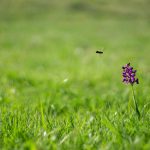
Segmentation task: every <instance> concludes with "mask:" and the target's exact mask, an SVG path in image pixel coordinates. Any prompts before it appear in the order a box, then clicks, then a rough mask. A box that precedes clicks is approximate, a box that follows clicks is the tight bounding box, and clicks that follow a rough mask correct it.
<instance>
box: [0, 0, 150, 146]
mask: <svg viewBox="0 0 150 150" xmlns="http://www.w3.org/2000/svg"><path fill="white" fill-rule="evenodd" d="M149 6H150V1H149V0H126V1H124V0H111V1H108V0H70V1H69V0H62V1H59V0H0V85H1V86H0V107H1V111H2V113H1V115H2V118H3V119H4V120H5V121H6V123H5V125H4V126H3V127H2V131H1V132H2V136H1V138H2V142H1V144H2V145H3V146H4V148H8V147H9V145H10V146H12V145H13V146H14V143H15V139H16V138H17V139H18V141H19V142H18V143H20V145H22V144H23V143H25V145H26V141H28V140H30V139H32V140H33V141H37V142H35V143H36V144H37V143H38V144H39V143H40V142H38V140H37V139H38V136H36V135H35V133H36V132H39V131H37V130H34V129H33V131H32V132H33V133H32V136H29V135H30V132H29V130H30V128H28V129H29V130H26V129H24V128H23V127H22V126H25V120H26V117H29V116H30V117H31V118H32V116H33V115H34V114H35V111H36V110H37V108H38V106H37V105H38V104H39V103H40V104H41V103H42V107H43V109H42V110H43V111H40V112H42V113H41V114H42V116H43V115H44V114H47V115H48V116H49V117H50V118H52V117H54V116H55V119H54V120H53V122H55V121H56V122H58V124H57V125H56V127H60V128H61V117H62V118H66V119H68V118H69V117H70V115H72V116H73V115H75V116H78V117H79V116H82V115H80V112H82V113H83V112H87V111H89V112H93V111H94V112H95V111H98V110H105V111H104V112H105V113H108V114H109V115H108V116H109V117H110V118H111V114H113V113H114V112H115V111H116V110H118V109H119V108H120V111H122V110H124V111H125V110H126V107H127V105H128V100H129V95H130V94H129V93H130V88H129V87H127V86H125V85H123V84H122V82H121V81H122V77H121V71H122V70H121V67H122V66H123V65H124V64H126V63H128V62H131V65H133V66H134V67H135V68H136V69H137V70H138V72H137V75H138V77H139V80H140V85H139V86H136V95H137V97H138V103H139V107H140V110H141V109H142V108H143V107H144V105H145V104H147V103H148V102H149V98H150V96H149V90H150V87H149V85H150V68H149V64H150V9H149ZM97 50H103V51H104V54H103V55H97V54H96V53H95V52H96V51H97ZM118 105H119V106H118ZM20 107H21V108H20ZM36 107H37V108H36ZM53 107H54V108H55V111H54V112H55V113H54V114H55V115H54V114H53V113H50V112H49V111H48V110H49V109H50V110H51V109H52V110H53V109H54V108H53ZM16 108H17V110H18V112H19V114H20V115H21V114H24V120H22V121H20V125H18V130H19V129H20V128H21V129H20V130H19V131H20V132H21V131H22V132H21V133H22V136H23V137H24V138H23V140H22V137H20V136H18V134H17V133H18V130H15V131H13V130H11V129H8V128H7V119H6V118H7V117H8V116H9V113H10V114H12V116H13V114H15V110H16ZM39 108H40V107H39ZM21 109H22V110H21ZM28 110H30V111H31V112H30V113H31V114H30V115H29V116H28V115H27V112H28ZM107 111H108V112H107ZM118 111H119V110H118ZM148 111H149V110H148ZM148 111H147V113H148ZM6 112H7V113H6ZM97 114H99V113H97ZM57 117H58V118H59V117H60V118H59V119H58V118H57ZM78 117H75V118H78ZM84 117H85V118H86V115H85V116H84V115H83V118H84ZM8 118H9V117H8ZM83 118H82V117H81V118H80V117H79V119H78V121H79V122H82V119H83ZM148 118H149V117H148V116H147V119H146V120H145V122H147V124H145V128H146V127H147V125H149V124H148V120H149V119H148ZM9 119H11V116H10V118H9ZM41 119H42V118H41ZM64 120H65V119H64ZM5 121H4V122H5ZM2 122H3V121H2ZM45 122H46V121H45ZM116 122H118V120H116ZM34 123H36V122H34V120H33V124H34ZM59 123H60V124H59ZM3 124H4V123H3ZM44 124H46V125H44V127H43V128H45V126H46V127H47V128H46V129H47V132H50V131H51V130H52V129H53V127H51V128H50V127H48V125H47V124H48V123H47V122H46V123H44ZM134 124H135V123H133V124H132V125H133V126H134ZM11 126H12V129H13V128H14V126H13V124H11ZM41 126H42V125H41ZM41 126H40V125H39V126H38V129H41V128H42V127H41ZM64 126H65V125H64ZM64 126H62V128H63V127H64ZM141 126H142V125H141ZM143 128H144V127H143ZM131 129H132V128H131ZM147 130H148V129H147V128H146V130H145V131H147ZM8 131H9V132H8ZM86 131H87V130H85V133H86ZM135 131H139V129H135ZM20 132H19V133H20ZM66 132H68V130H67V131H66V130H64V131H60V133H61V134H60V136H59V137H57V140H56V142H55V141H54V143H53V144H54V145H53V144H50V145H51V146H52V145H53V146H54V147H53V148H54V149H55V148H56V147H57V144H58V143H59V142H60V139H61V138H62V137H63V135H64V134H65V133H66ZM10 133H11V134H10ZM25 133H28V134H29V135H28V134H25ZM127 133H128V132H127ZM129 133H130V132H129ZM142 133H143V130H141V131H139V134H142ZM4 135H5V136H4ZM134 135H136V133H135V134H134ZM134 135H133V140H134V138H135V137H136V136H134ZM128 136H129V137H130V134H128ZM138 136H139V137H140V135H138ZM144 136H145V137H144V138H143V139H144V140H143V139H141V141H142V142H143V143H138V144H139V145H138V146H139V148H140V146H142V145H144V144H145V143H147V141H148V137H150V135H147V134H144ZM104 137H106V139H107V135H106V136H104ZM112 137H113V136H112ZM8 139H11V140H8ZM77 139H78V140H75V137H74V138H73V140H74V141H73V146H74V148H75V149H76V148H77V147H75V145H76V144H77V143H80V144H81V145H79V147H80V148H81V147H82V144H83V143H84V142H83V143H82V142H81V140H80V137H78V136H77ZM83 139H84V138H83ZM106 139H104V141H105V142H106V141H107V140H106ZM44 140H45V139H41V143H42V144H41V145H43V147H44V148H43V149H45V148H46V146H45V145H46V144H45V143H44V142H45V141H44ZM47 140H48V139H47ZM84 140H85V143H84V144H85V145H86V142H87V143H88V142H89V141H88V140H87V139H86V138H85V139H84ZM10 141H11V142H10ZM79 141H80V142H79ZM108 141H109V140H108ZM108 141H107V142H106V143H105V142H104V143H105V144H104V143H103V142H102V143H103V144H104V145H107V144H108V143H109V142H108ZM110 141H111V140H110ZM10 143H11V144H10ZM102 143H101V142H100V143H99V144H98V143H97V145H98V146H100V145H103V144H102ZM125 143H126V142H125ZM125 143H124V144H123V145H125ZM127 143H128V142H127ZM38 144H37V145H38ZM109 144H110V143H109ZM109 144H108V145H109ZM130 144H131V145H132V142H131V143H130ZM130 144H129V145H130ZM6 145H7V146H6ZM29 145H30V144H29ZM31 145H32V144H31ZM91 145H92V144H91ZM104 145H103V146H104ZM110 145H111V144H110ZM127 145H128V144H127ZM129 145H128V146H129ZM5 146H6V147H5ZM65 146H66V147H65ZM69 146H70V145H69V144H66V145H64V149H65V148H68V147H69ZM128 146H127V147H128ZM14 147H15V146H14ZM29 147H30V146H29ZM31 147H32V146H31ZM129 147H130V146H129ZM129 147H128V148H129ZM19 148H20V147H19ZM89 148H90V147H89ZM91 148H94V145H93V147H91ZM95 148H96V147H95ZM115 148H116V147H115ZM115 148H114V149H115ZM125 148H126V147H125ZM130 148H132V147H130Z"/></svg>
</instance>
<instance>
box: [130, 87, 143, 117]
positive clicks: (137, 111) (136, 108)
mask: <svg viewBox="0 0 150 150" xmlns="http://www.w3.org/2000/svg"><path fill="white" fill-rule="evenodd" d="M131 87H132V95H133V102H134V105H135V110H136V113H137V115H138V118H139V119H140V116H141V115H140V112H139V109H138V105H137V102H136V99H135V94H134V89H133V85H131Z"/></svg>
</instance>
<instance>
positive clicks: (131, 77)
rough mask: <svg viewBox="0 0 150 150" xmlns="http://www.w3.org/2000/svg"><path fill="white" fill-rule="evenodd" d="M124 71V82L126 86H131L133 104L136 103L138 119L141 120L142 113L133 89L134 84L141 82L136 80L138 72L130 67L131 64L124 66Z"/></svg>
mask: <svg viewBox="0 0 150 150" xmlns="http://www.w3.org/2000/svg"><path fill="white" fill-rule="evenodd" d="M122 69H123V73H122V76H123V82H124V83H126V84H131V87H132V95H133V102H134V105H135V111H136V113H137V115H138V117H139V118H140V112H139V109H138V105H137V102H136V99H135V94H134V89H133V85H134V83H136V84H139V80H138V78H136V72H137V71H136V70H133V67H131V66H130V63H128V64H126V65H125V66H123V67H122Z"/></svg>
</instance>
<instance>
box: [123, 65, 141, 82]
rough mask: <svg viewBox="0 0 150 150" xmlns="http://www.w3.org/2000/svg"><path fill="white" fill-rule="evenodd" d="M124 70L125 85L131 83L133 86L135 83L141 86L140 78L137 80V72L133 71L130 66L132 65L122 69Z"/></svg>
mask: <svg viewBox="0 0 150 150" xmlns="http://www.w3.org/2000/svg"><path fill="white" fill-rule="evenodd" d="M122 69H123V73H122V76H123V82H124V83H127V84H128V83H130V84H131V85H133V84H134V83H136V84H139V80H138V78H136V72H137V71H136V70H133V67H131V66H130V63H128V64H126V65H125V66H123V67H122Z"/></svg>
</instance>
